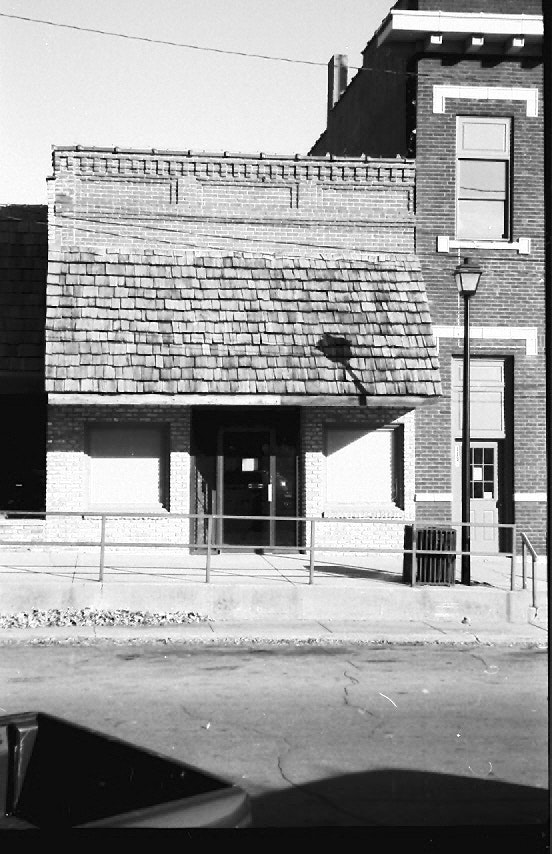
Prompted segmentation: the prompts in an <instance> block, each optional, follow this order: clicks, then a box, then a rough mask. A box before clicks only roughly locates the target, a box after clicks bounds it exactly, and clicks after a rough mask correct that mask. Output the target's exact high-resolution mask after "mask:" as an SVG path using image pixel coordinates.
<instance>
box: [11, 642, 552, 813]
mask: <svg viewBox="0 0 552 854" xmlns="http://www.w3.org/2000/svg"><path fill="white" fill-rule="evenodd" d="M547 664H548V661H547V652H546V651H545V650H542V649H521V648H515V647H503V648H499V647H449V648H447V647H441V646H438V647H437V646H427V647H400V646H396V647H387V648H371V647H354V646H351V647H346V646H337V647H332V648H319V647H316V648H311V647H309V646H297V647H294V646H289V645H285V646H279V645H270V646H265V647H251V648H243V647H241V648H237V647H232V646H229V647H223V648H213V647H212V646H210V647H202V646H197V645H195V646H185V645H181V644H164V643H150V644H143V645H138V644H131V645H117V644H112V643H111V644H110V643H107V644H91V645H86V644H81V645H77V646H67V645H52V646H41V645H13V646H12V645H8V646H3V647H1V649H0V707H1V709H2V711H1V713H2V714H6V713H8V714H9V713H11V712H20V711H43V712H48V713H50V714H54V715H59V716H61V717H64V718H66V719H68V720H70V721H73V722H75V723H80V724H84V725H86V726H90V727H92V728H94V729H97V730H99V731H101V732H104V733H106V734H111V735H115V736H117V737H119V738H123V739H125V740H128V741H131V742H133V743H134V744H137V745H140V746H144V747H148V748H151V749H153V750H156V751H159V752H161V753H163V754H165V755H168V756H172V757H176V758H178V759H180V760H182V761H184V762H188V763H191V764H193V765H197V766H199V767H201V768H204V769H205V770H208V771H211V772H213V773H215V774H219V775H222V776H225V777H227V778H229V779H231V780H232V781H233V782H235V783H237V784H238V785H240V786H242V787H243V788H245V789H246V790H247V791H248V792H249V793H250V795H251V796H252V799H253V818H254V823H255V827H264V828H266V827H272V828H285V827H295V828H298V827H303V828H309V827H310V828H314V827H401V826H407V825H412V826H419V827H450V826H452V825H467V826H471V827H475V826H489V827H498V826H502V825H504V824H507V825H515V826H518V827H521V826H523V825H528V826H531V827H533V826H534V827H536V826H538V825H539V824H540V823H542V822H544V821H546V819H547V816H548V805H549V799H548V792H547V791H546V787H547V786H548V764H547V759H548V747H547V738H548V720H547V712H548V709H547V689H548V676H547ZM75 762H78V757H77V756H76V757H75Z"/></svg>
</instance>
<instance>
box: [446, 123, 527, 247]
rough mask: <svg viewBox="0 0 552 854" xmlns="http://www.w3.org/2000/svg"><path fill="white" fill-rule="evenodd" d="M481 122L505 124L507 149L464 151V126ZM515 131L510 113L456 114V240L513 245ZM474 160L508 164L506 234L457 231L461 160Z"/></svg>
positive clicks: (469, 242)
mask: <svg viewBox="0 0 552 854" xmlns="http://www.w3.org/2000/svg"><path fill="white" fill-rule="evenodd" d="M469 123H478V124H488V125H495V126H496V125H501V126H502V127H505V129H506V133H505V141H506V146H505V149H506V150H505V151H504V153H503V154H501V153H500V152H497V151H492V150H491V149H485V148H482V149H473V150H470V151H465V149H464V148H463V145H462V128H463V126H464V125H465V124H469ZM512 133H513V119H512V118H511V117H510V116H488V115H487V116H477V115H457V116H456V147H455V188H454V212H455V224H454V235H455V240H456V242H457V243H461V244H464V243H468V244H474V243H476V244H477V245H480V246H482V247H485V246H489V245H490V244H493V246H492V248H497V247H498V246H500V247H502V246H506V247H509V246H512V243H513V228H512ZM467 160H474V161H477V162H480V161H493V162H499V163H505V164H506V181H505V184H506V186H505V199H504V236H503V237H500V238H499V237H493V238H489V239H486V238H484V237H474V236H472V237H465V236H460V235H459V234H458V228H459V218H460V217H459V206H460V202H461V201H465V199H461V198H460V186H459V182H460V163H461V162H462V161H467Z"/></svg>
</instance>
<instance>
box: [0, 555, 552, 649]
mask: <svg viewBox="0 0 552 854" xmlns="http://www.w3.org/2000/svg"><path fill="white" fill-rule="evenodd" d="M98 557H99V555H98V551H97V550H95V551H82V550H77V549H74V548H67V549H62V550H60V549H58V550H55V551H54V550H49V549H40V550H38V549H28V548H22V549H3V550H2V551H1V552H0V614H4V615H6V614H10V615H14V614H18V613H30V612H31V611H32V610H33V609H37V610H40V611H62V612H63V611H65V612H68V611H78V610H79V609H84V608H91V609H95V610H99V611H106V610H107V611H109V610H112V611H117V612H119V611H126V612H133V611H134V612H149V613H152V612H157V613H159V612H161V613H175V612H179V613H184V614H192V615H195V619H193V620H192V621H190V622H186V623H181V624H174V623H172V624H170V623H169V624H167V623H166V624H164V625H163V624H161V625H121V624H119V625H115V626H106V625H92V626H83V625H75V626H62V625H53V626H45V625H37V626H36V627H35V628H11V627H10V628H1V627H0V643H13V642H33V643H46V642H59V643H67V642H81V643H91V642H95V641H105V642H109V641H112V642H118V643H123V642H146V641H155V642H170V643H195V644H197V643H206V644H216V643H296V644H300V643H301V644H318V645H321V644H333V643H370V644H385V643H401V644H416V643H455V644H456V643H458V644H466V643H474V644H477V643H481V644H486V643H503V644H504V643H505V644H513V643H515V644H523V645H531V646H534V645H538V646H546V643H547V637H548V632H547V630H548V620H547V595H546V594H547V585H546V569H547V567H546V562H545V561H543V560H542V559H541V561H539V563H538V564H537V579H538V590H539V600H538V601H539V609H538V611H537V613H536V614H535V613H534V610H533V609H532V608H531V593H530V579H528V588H529V589H527V590H525V591H523V590H521V586H522V578H521V564H520V562H519V563H518V565H517V566H516V568H515V586H516V588H517V589H516V592H514V593H512V592H511V591H510V572H511V564H510V561H509V560H506V559H504V558H500V557H499V556H498V557H497V556H495V557H484V558H475V557H474V558H472V585H471V586H469V587H466V586H464V585H460V584H456V585H454V586H446V585H436V586H433V585H418V586H416V587H411V586H410V585H408V584H405V583H404V582H403V578H402V556H400V555H399V556H390V555H383V554H382V555H371V556H370V563H369V564H368V565H367V561H366V557H364V558H358V557H357V558H353V557H347V556H345V557H346V559H344V557H343V555H337V554H333V555H320V556H318V555H317V560H316V564H315V567H314V575H313V577H312V581H313V583H312V584H311V583H309V582H310V580H311V579H310V574H309V561H308V556H306V555H304V554H294V555H285V554H284V555H282V554H253V553H248V554H228V553H225V554H216V555H213V556H212V559H211V567H210V574H209V578H208V581H207V575H206V559H205V555H197V554H196V555H189V554H186V553H185V552H183V551H182V550H179V551H176V550H170V549H163V550H160V549H155V550H145V549H144V550H142V551H140V552H130V551H127V552H121V551H117V552H115V550H111V551H108V552H107V554H106V566H105V572H104V578H103V583H101V582H100V581H99V574H98V571H99V566H98ZM527 570H528V574H529V573H530V565H528V567H527ZM38 622H40V621H38ZM126 622H129V621H128V620H127V621H126Z"/></svg>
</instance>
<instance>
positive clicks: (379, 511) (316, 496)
mask: <svg viewBox="0 0 552 854" xmlns="http://www.w3.org/2000/svg"><path fill="white" fill-rule="evenodd" d="M391 423H395V424H404V460H405V470H404V509H402V508H399V507H386V508H383V507H374V509H373V511H371V512H370V511H369V512H366V511H365V510H359V511H358V512H352V513H349V512H347V513H340V512H339V511H338V512H336V511H335V508H329V507H328V506H327V505H326V495H325V492H326V456H325V429H326V427H327V426H330V425H332V426H335V425H336V424H339V426H340V427H346V426H351V427H353V426H355V427H356V426H359V427H360V426H362V427H366V428H368V429H376V428H378V427H383V426H385V425H389V424H391ZM414 441H415V437H414V413H413V411H406V410H404V409H403V410H393V409H388V408H384V407H382V408H379V407H378V408H372V407H370V408H369V409H364V410H358V409H354V410H352V409H345V408H339V407H338V408H335V409H334V408H332V409H322V408H318V407H313V408H310V407H309V408H303V409H302V410H301V445H302V447H301V454H302V467H303V471H304V478H303V484H302V486H303V495H302V506H303V512H304V515H305V516H307V517H308V516H314V517H323V516H324V517H326V518H327V517H330V518H337V519H359V518H367V519H372V520H382V521H384V522H385V524H380V522H377V521H374V522H373V523H372V524H369V523H366V524H361V523H359V522H354V523H351V524H346V523H344V522H335V523H333V522H321V523H320V524H318V525H317V526H316V532H315V537H316V543H317V545H320V546H321V547H322V549H323V548H324V546H325V547H328V546H330V545H331V546H332V547H335V548H336V549H337V550H339V551H342V550H343V548H354V547H361V548H389V549H395V548H398V549H401V548H402V545H403V536H404V524H405V520H409V519H410V520H411V519H413V517H414V475H415V472H414ZM395 520H396V524H395ZM308 533H309V528H308V526H307V535H308ZM308 542H310V539H308Z"/></svg>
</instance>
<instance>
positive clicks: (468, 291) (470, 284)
mask: <svg viewBox="0 0 552 854" xmlns="http://www.w3.org/2000/svg"><path fill="white" fill-rule="evenodd" d="M481 272H482V271H481V268H480V267H478V266H477V264H473V263H472V262H471V261H470V259H469V258H464V260H463V262H462V264H459V265H458V267H456V269H455V271H454V277H455V279H456V285H457V287H458V292H459V293H460V295H461V296H462V297H463V298H464V365H463V383H462V584H467V585H469V584H470V583H471V578H470V574H471V564H470V498H471V494H470V493H471V478H470V298H471V297H472V296H474V295H475V293H476V291H477V286H478V284H479V279H480V278H481Z"/></svg>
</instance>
